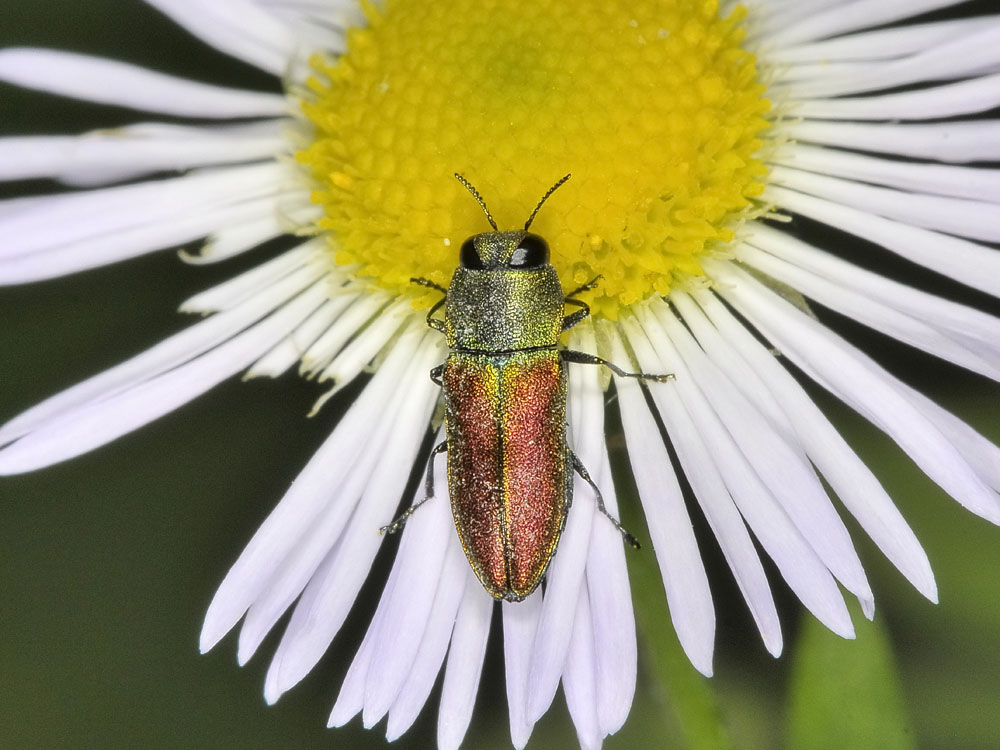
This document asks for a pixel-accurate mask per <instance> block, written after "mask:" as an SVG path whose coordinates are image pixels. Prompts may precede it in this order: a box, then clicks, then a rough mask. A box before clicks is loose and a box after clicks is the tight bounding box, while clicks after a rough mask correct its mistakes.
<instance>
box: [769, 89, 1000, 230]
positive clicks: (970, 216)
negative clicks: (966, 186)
mask: <svg viewBox="0 0 1000 750" xmlns="http://www.w3.org/2000/svg"><path fill="white" fill-rule="evenodd" d="M998 81H1000V79H998ZM770 179H771V183H770V184H772V185H784V186H786V187H788V188H791V189H792V190H796V191H798V192H802V193H808V194H810V195H814V196H818V197H820V198H825V199H827V200H830V201H833V202H836V203H839V204H841V205H845V206H852V207H854V208H857V209H862V210H865V211H869V212H871V213H873V214H876V215H878V216H884V217H886V218H889V219H895V220H897V221H902V222H904V223H906V224H910V225H912V226H918V227H925V228H927V229H936V230H938V231H942V232H948V233H949V234H954V235H958V236H961V237H968V238H970V239H974V240H983V241H986V242H996V241H998V240H1000V209H998V208H997V206H996V205H995V204H993V203H988V202H985V201H978V200H968V199H965V198H948V197H944V196H940V195H927V194H924V193H914V192H906V191H902V190H892V189H890V188H884V187H876V186H874V185H865V184H862V183H859V182H856V181H854V180H842V179H839V178H837V177H827V176H826V175H820V174H816V173H814V172H804V171H802V170H798V169H789V168H788V167H781V166H776V167H773V168H772V170H771V176H770ZM770 197H771V196H770V195H769V193H768V191H767V190H765V191H764V200H769V199H770ZM984 197H986V196H984Z"/></svg>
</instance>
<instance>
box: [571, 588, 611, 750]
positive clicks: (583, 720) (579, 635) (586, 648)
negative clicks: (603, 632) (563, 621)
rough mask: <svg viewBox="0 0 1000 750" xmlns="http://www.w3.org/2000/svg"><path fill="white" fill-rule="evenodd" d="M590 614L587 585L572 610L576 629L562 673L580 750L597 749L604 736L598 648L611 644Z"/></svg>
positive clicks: (574, 629)
mask: <svg viewBox="0 0 1000 750" xmlns="http://www.w3.org/2000/svg"><path fill="white" fill-rule="evenodd" d="M591 614H592V610H591V606H590V601H589V599H588V597H587V589H586V588H584V589H583V590H582V591H581V592H580V598H579V599H578V600H577V603H576V609H575V611H574V612H573V633H572V635H571V636H570V641H569V651H568V653H567V659H566V672H565V674H564V675H563V691H564V692H565V693H566V705H567V706H568V707H569V713H570V716H572V717H573V725H574V726H575V727H576V735H577V738H578V739H579V741H580V748H581V750H598V749H599V748H600V747H601V740H602V738H603V736H604V733H603V732H602V731H601V727H600V724H599V717H600V715H601V701H600V698H599V697H598V690H599V688H600V678H599V677H598V665H597V655H596V654H595V651H596V650H600V649H602V648H606V647H607V646H608V644H604V643H601V642H600V641H599V640H597V637H598V636H597V634H596V633H595V632H594V629H593V627H592V626H591V619H590V618H591Z"/></svg>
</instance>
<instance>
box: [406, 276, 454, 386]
mask: <svg viewBox="0 0 1000 750" xmlns="http://www.w3.org/2000/svg"><path fill="white" fill-rule="evenodd" d="M410 283H411V284H419V285H420V286H426V287H429V288H431V289H437V290H438V291H439V292H441V294H444V295H447V294H448V290H447V289H445V288H444V287H443V286H441V285H440V284H435V283H434V282H433V281H431V280H430V279H416V278H414V279H410ZM443 304H444V299H443V298H442V299H439V300H438V301H437V302H435V303H434V307H432V308H431V309H430V310H428V311H427V325H429V326H430V327H431V328H433V329H434V330H435V331H439V332H441V333H444V321H443V320H441V319H440V318H435V317H434V313H436V312H437V311H438V310H440V309H441V305H443ZM438 385H440V383H438Z"/></svg>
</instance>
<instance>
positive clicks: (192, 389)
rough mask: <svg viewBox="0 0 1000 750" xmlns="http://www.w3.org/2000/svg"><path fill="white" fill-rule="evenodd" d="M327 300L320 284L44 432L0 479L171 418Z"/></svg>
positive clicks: (24, 445) (0, 456)
mask: <svg viewBox="0 0 1000 750" xmlns="http://www.w3.org/2000/svg"><path fill="white" fill-rule="evenodd" d="M325 296H326V295H325V290H324V289H323V288H322V284H319V285H317V286H315V287H313V288H312V289H310V290H309V291H307V292H304V293H302V294H301V295H299V296H298V297H297V298H296V299H294V300H292V301H291V302H289V303H288V304H286V305H285V306H284V307H283V308H282V309H280V310H278V312H276V313H274V314H272V315H271V316H270V317H269V318H267V319H266V320H263V321H261V322H260V323H257V324H256V325H254V326H253V327H252V328H250V329H248V330H247V331H245V332H244V333H241V334H239V335H237V336H235V337H233V338H231V339H230V340H228V341H226V342H225V343H224V344H221V345H220V346H218V347H216V348H215V349H213V350H211V351H210V352H208V353H207V354H203V355H201V356H200V357H198V358H196V359H193V360H191V361H189V362H187V363H185V364H183V365H181V366H180V367H177V368H175V369H173V370H170V371H168V372H166V373H164V374H161V375H157V376H156V377H153V378H151V379H150V380H147V381H145V382H143V383H141V384H139V385H136V386H135V387H133V388H129V389H128V390H125V391H123V392H120V393H117V394H115V395H113V396H111V397H109V398H106V399H104V400H102V401H98V402H90V403H87V404H84V405H82V406H80V407H79V408H77V409H74V410H73V411H72V412H70V413H69V414H66V415H65V416H63V417H61V418H60V419H58V420H55V421H54V423H51V424H49V425H46V426H42V427H39V428H38V429H37V430H35V431H33V432H31V433H30V434H28V435H26V436H25V437H23V438H21V439H20V440H18V441H17V442H15V443H13V444H12V445H10V446H8V447H6V448H4V449H3V450H2V451H0V474H17V473H21V472H25V471H31V470H33V469H38V468H41V467H43V466H51V465H52V464H55V463H59V462H60V461H65V460H67V459H69V458H73V457H75V456H79V455H81V454H83V453H86V452H87V451H91V450H93V449H95V448H98V447H100V446H102V445H105V444H106V443H109V442H111V441H112V440H114V439H115V438H118V437H121V436H122V435H125V434H127V433H129V432H131V431H132V430H135V429H138V428H139V427H142V426H143V425H145V424H148V423H149V422H152V421H153V420H154V419H157V418H158V417H161V416H163V415H164V414H168V413H169V412H171V411H173V410H174V409H176V408H178V407H180V406H182V405H183V404H186V403H187V402H188V401H190V400H192V399H193V398H195V397H196V396H200V395H201V394H202V393H204V392H205V391H207V390H209V389H211V388H213V387H214V386H216V385H218V384H219V383H220V382H222V381H223V380H225V379H226V378H228V377H230V376H231V375H233V374H235V373H236V372H238V371H239V370H241V369H243V368H244V367H246V366H247V365H249V364H250V363H251V362H252V361H253V360H254V359H256V358H257V357H259V356H260V354H261V352H262V351H263V350H266V349H267V348H268V347H270V346H273V345H274V342H276V341H278V340H279V339H280V338H281V337H283V336H285V335H287V334H288V331H289V330H291V329H292V328H294V327H295V326H297V325H298V324H299V323H300V322H301V321H302V320H303V319H304V318H305V317H306V316H307V315H309V314H310V313H311V312H312V311H313V310H315V309H316V308H317V307H318V306H319V305H320V304H322V302H323V299H324V298H325Z"/></svg>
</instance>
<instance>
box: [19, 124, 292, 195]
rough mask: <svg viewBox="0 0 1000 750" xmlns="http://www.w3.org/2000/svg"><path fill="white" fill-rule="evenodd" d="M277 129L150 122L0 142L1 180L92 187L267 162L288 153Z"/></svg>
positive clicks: (258, 125)
mask: <svg viewBox="0 0 1000 750" xmlns="http://www.w3.org/2000/svg"><path fill="white" fill-rule="evenodd" d="M280 123H281V121H280V120H270V121H267V122H255V123H251V124H248V125H226V126H215V127H211V126H200V127H193V126H189V125H167V124H163V123H155V122H154V123H140V124H138V125H129V126H126V127H121V128H114V129H109V130H94V131H91V132H89V133H84V134H83V135H72V136H62V135H55V136H13V137H8V138H0V180H27V179H33V178H39V177H51V178H53V179H58V180H62V181H63V182H67V183H71V184H74V185H97V184H101V183H108V182H116V181H119V180H126V179H132V178H134V177H139V176H141V175H145V174H149V173H151V172H161V171H172V170H182V169H191V168H194V167H204V166H209V165H214V164H232V163H240V162H253V161H262V160H270V159H273V158H274V157H275V156H276V155H278V154H283V153H286V152H287V151H288V149H289V145H288V141H287V140H286V139H285V138H283V137H282V135H281V133H280V131H279V125H280Z"/></svg>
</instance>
